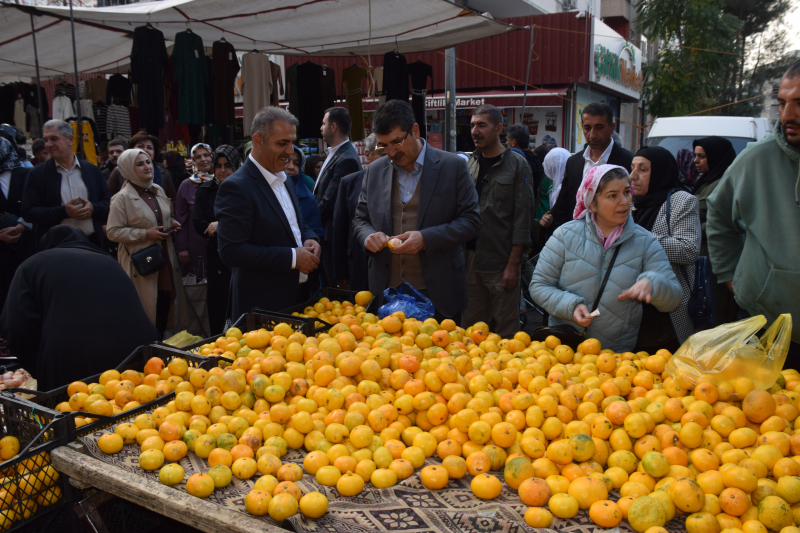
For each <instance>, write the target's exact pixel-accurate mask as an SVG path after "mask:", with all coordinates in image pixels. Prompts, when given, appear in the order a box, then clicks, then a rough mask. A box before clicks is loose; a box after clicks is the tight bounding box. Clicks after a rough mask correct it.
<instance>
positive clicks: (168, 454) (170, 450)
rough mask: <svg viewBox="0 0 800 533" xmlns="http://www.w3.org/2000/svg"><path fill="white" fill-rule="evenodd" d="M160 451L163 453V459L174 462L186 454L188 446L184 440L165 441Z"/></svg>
mask: <svg viewBox="0 0 800 533" xmlns="http://www.w3.org/2000/svg"><path fill="white" fill-rule="evenodd" d="M161 452H162V453H163V454H164V459H166V460H167V461H169V462H171V463H175V462H178V461H180V460H181V459H183V458H184V457H186V454H188V453H189V447H188V446H187V445H186V443H185V442H183V441H180V440H176V441H172V442H168V443H166V444H165V445H164V448H163V449H162V450H161Z"/></svg>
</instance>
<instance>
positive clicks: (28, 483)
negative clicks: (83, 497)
mask: <svg viewBox="0 0 800 533" xmlns="http://www.w3.org/2000/svg"><path fill="white" fill-rule="evenodd" d="M0 406H1V407H2V414H0V417H2V427H3V436H14V437H16V438H17V439H19V442H20V453H19V454H18V455H17V456H16V457H14V458H12V459H9V460H7V461H4V462H2V463H0V472H2V475H3V476H4V479H3V480H2V481H0V518H8V517H9V516H10V515H11V513H12V512H13V513H14V516H15V518H16V521H15V522H14V524H13V526H11V527H10V529H8V530H15V529H18V528H21V527H24V526H25V525H26V524H29V523H31V522H32V521H34V520H38V519H39V518H40V517H41V516H43V515H45V514H47V513H50V512H52V511H55V510H56V509H59V508H61V507H63V506H64V505H65V504H68V503H71V502H72V501H74V494H73V493H74V492H75V489H73V488H72V486H71V485H70V484H69V482H68V481H67V479H66V477H65V476H62V475H61V474H59V473H58V472H57V471H56V470H55V468H53V466H52V464H51V460H50V451H51V450H53V449H54V448H57V447H59V446H63V445H65V444H67V443H68V442H69V435H70V428H71V427H72V426H73V424H74V422H73V420H72V417H70V416H69V415H66V414H61V413H55V412H53V411H50V410H49V409H43V408H42V407H41V406H39V405H36V404H34V403H32V402H29V401H27V400H23V399H22V398H19V397H17V396H14V395H13V394H9V393H6V392H5V391H3V392H2V394H0ZM13 487H16V498H14V499H13V500H12V498H11V496H10V494H9V493H10V492H12V489H13ZM2 491H8V492H2ZM3 531H6V529H3Z"/></svg>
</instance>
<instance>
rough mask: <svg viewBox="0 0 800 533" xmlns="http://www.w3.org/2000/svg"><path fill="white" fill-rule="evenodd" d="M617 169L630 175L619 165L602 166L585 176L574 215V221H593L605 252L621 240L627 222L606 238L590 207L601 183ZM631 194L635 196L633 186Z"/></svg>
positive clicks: (576, 197)
mask: <svg viewBox="0 0 800 533" xmlns="http://www.w3.org/2000/svg"><path fill="white" fill-rule="evenodd" d="M615 168H620V169H622V170H624V171H625V173H626V174H627V173H628V171H627V170H625V169H624V168H623V167H621V166H619V165H600V166H597V167H594V168H592V169H591V170H589V172H588V173H587V174H586V176H584V178H583V181H582V182H581V186H580V187H579V188H578V194H577V195H576V196H575V199H576V204H575V212H574V213H573V214H572V219H573V220H578V219H580V218H589V220H591V221H592V224H594V227H595V229H596V230H597V236H598V238H599V239H600V242H601V243H602V244H603V249H605V250H608V249H609V248H610V247H611V245H613V244H614V243H615V242H617V239H619V237H620V235H622V230H623V229H625V222H623V223H622V224H620V225H619V226H617V227H616V228H614V230H613V231H612V232H611V233H610V234H609V235H608V237H606V236H605V235H603V232H602V230H601V229H600V226H598V225H597V222H595V220H594V213H593V212H592V210H591V209H589V206H590V205H592V202H593V201H594V195H595V193H596V192H597V185H598V184H599V183H600V180H601V179H602V178H603V176H605V175H606V173H607V172H609V171H610V170H612V169H615ZM631 194H633V186H631Z"/></svg>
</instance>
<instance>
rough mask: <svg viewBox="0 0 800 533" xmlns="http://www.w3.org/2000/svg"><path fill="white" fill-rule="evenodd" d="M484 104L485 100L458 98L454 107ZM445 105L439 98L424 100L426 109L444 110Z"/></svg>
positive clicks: (442, 99) (442, 98)
mask: <svg viewBox="0 0 800 533" xmlns="http://www.w3.org/2000/svg"><path fill="white" fill-rule="evenodd" d="M485 103H486V98H458V97H456V107H478V106H479V105H484V104H485ZM445 105H446V102H445V99H444V97H441V98H431V97H428V98H427V99H426V106H427V108H428V109H432V108H435V109H439V108H442V109H443V108H444V107H445Z"/></svg>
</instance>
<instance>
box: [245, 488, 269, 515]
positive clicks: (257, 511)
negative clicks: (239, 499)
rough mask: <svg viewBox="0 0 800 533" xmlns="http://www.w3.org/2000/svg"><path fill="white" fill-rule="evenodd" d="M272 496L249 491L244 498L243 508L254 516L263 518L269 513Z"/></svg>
mask: <svg viewBox="0 0 800 533" xmlns="http://www.w3.org/2000/svg"><path fill="white" fill-rule="evenodd" d="M271 501H272V496H271V495H270V494H268V493H266V492H264V491H261V490H251V491H250V492H248V493H247V496H245V497H244V508H245V509H246V510H247V512H248V513H250V514H251V515H254V516H264V515H265V514H267V513H268V512H269V504H270V502H271Z"/></svg>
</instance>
